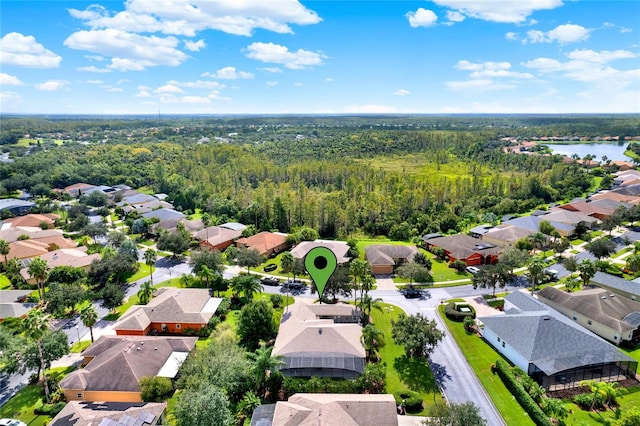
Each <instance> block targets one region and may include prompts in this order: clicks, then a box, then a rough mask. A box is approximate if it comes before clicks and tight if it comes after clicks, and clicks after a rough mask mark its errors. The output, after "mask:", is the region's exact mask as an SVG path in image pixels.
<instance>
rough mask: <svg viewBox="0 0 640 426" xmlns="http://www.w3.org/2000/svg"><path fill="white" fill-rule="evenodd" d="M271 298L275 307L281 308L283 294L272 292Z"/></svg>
mask: <svg viewBox="0 0 640 426" xmlns="http://www.w3.org/2000/svg"><path fill="white" fill-rule="evenodd" d="M269 300H270V301H271V304H272V305H273V307H274V308H276V309H277V308H279V307H280V306H282V300H283V299H282V296H281V295H279V294H272V295H270V296H269Z"/></svg>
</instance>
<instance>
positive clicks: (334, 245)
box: [291, 240, 350, 264]
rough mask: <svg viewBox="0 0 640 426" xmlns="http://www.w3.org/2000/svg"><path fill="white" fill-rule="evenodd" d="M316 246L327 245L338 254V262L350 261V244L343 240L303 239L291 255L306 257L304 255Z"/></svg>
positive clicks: (297, 257)
mask: <svg viewBox="0 0 640 426" xmlns="http://www.w3.org/2000/svg"><path fill="white" fill-rule="evenodd" d="M316 247H326V248H328V249H329V250H331V251H332V252H333V254H335V255H336V259H337V260H338V264H342V263H346V262H348V261H349V259H350V258H349V256H347V254H348V253H349V245H348V244H347V243H345V242H342V241H333V240H315V241H302V242H300V243H299V244H298V245H296V246H295V247H294V248H293V249H292V250H291V255H292V256H293V257H294V258H296V259H304V257H305V256H306V255H307V253H309V251H311V249H313V248H316Z"/></svg>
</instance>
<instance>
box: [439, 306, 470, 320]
mask: <svg viewBox="0 0 640 426" xmlns="http://www.w3.org/2000/svg"><path fill="white" fill-rule="evenodd" d="M460 307H465V308H469V309H471V312H460V311H458V310H457V309H456V308H460ZM444 313H445V315H446V316H447V318H449V319H450V320H452V321H458V322H460V321H464V318H465V317H471V318H475V317H476V310H475V309H473V306H471V305H466V304H458V305H456V304H455V303H453V302H450V303H447V306H445V307H444Z"/></svg>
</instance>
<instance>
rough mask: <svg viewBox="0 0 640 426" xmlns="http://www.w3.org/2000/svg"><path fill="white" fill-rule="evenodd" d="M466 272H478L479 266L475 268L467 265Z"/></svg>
mask: <svg viewBox="0 0 640 426" xmlns="http://www.w3.org/2000/svg"><path fill="white" fill-rule="evenodd" d="M466 269H467V272H469V273H471V274H477V273H478V272H480V269H479V268H476V267H475V266H467V268H466Z"/></svg>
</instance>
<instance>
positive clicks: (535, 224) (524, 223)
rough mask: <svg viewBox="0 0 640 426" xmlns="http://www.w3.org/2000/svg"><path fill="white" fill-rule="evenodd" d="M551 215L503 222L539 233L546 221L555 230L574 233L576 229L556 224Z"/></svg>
mask: <svg viewBox="0 0 640 426" xmlns="http://www.w3.org/2000/svg"><path fill="white" fill-rule="evenodd" d="M550 215H551V214H545V215H542V216H522V217H516V218H514V219H509V220H507V221H505V222H503V224H504V225H512V226H517V227H519V228H524V229H528V230H529V231H532V232H538V231H539V230H540V222H542V221H543V220H546V221H548V222H550V223H551V225H553V227H554V228H556V229H559V230H563V231H572V230H573V229H574V228H575V227H574V226H571V225H568V224H566V223H562V222H555V221H553V220H552V219H551V216H550Z"/></svg>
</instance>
